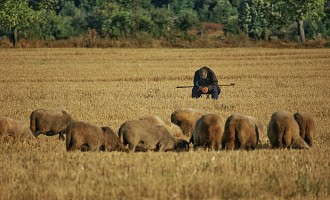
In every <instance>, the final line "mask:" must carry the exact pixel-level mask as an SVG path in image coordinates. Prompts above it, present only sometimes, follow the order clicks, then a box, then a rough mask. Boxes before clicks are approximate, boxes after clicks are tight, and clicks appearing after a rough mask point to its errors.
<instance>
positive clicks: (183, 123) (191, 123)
mask: <svg viewBox="0 0 330 200" xmlns="http://www.w3.org/2000/svg"><path fill="white" fill-rule="evenodd" d="M205 114H208V112H205V111H201V110H197V109H193V108H183V109H178V110H176V111H174V112H173V113H172V114H171V122H172V123H174V124H176V125H178V126H179V127H180V128H181V130H182V133H183V134H184V135H185V136H186V137H188V138H190V137H191V136H192V134H193V132H194V128H195V124H196V122H197V120H199V119H200V118H201V117H202V116H203V115H205Z"/></svg>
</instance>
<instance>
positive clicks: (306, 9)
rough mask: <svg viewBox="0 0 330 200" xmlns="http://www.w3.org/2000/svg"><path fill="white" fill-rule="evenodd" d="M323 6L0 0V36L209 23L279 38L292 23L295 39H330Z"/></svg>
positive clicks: (157, 34) (290, 1)
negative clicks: (296, 34)
mask: <svg viewBox="0 0 330 200" xmlns="http://www.w3.org/2000/svg"><path fill="white" fill-rule="evenodd" d="M329 4H330V3H329V0H157V1H156V0H111V1H110V0H0V25H1V26H0V36H1V33H2V34H7V33H11V34H13V33H16V37H17V33H18V32H21V33H23V32H24V35H25V36H26V37H34V38H41V39H44V40H48V39H67V38H70V37H77V36H80V35H82V34H85V32H86V30H87V29H88V28H89V27H90V28H94V29H96V31H97V32H98V33H99V34H98V35H99V36H100V37H110V38H130V37H136V36H137V35H139V34H142V35H147V36H148V37H153V38H162V37H165V38H166V37H168V36H169V34H172V33H173V32H175V33H179V32H183V33H184V34H188V30H190V29H199V28H200V27H199V25H200V23H201V22H212V23H216V24H219V25H220V26H219V27H224V31H225V33H231V34H240V33H241V32H242V31H243V32H245V33H246V34H247V35H248V36H249V37H251V38H253V39H268V38H269V37H270V35H273V36H274V35H275V36H276V35H278V36H280V35H281V34H282V32H283V33H285V32H290V31H291V29H290V27H291V26H292V24H294V23H296V24H297V25H298V26H297V28H296V29H295V32H296V33H297V32H298V33H299V35H301V38H302V36H303V35H302V34H304V32H306V36H307V37H308V38H312V37H315V35H317V34H318V33H319V34H322V35H323V36H324V37H330V30H329V29H330V25H329V24H330V22H329V10H330V9H329ZM303 22H305V27H304V26H303V25H304V24H303ZM304 28H305V29H304ZM175 35H180V34H174V36H175ZM13 38H15V37H13ZM13 41H15V42H16V40H15V39H14V40H13Z"/></svg>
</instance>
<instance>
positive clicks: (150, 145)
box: [118, 120, 189, 152]
mask: <svg viewBox="0 0 330 200" xmlns="http://www.w3.org/2000/svg"><path fill="white" fill-rule="evenodd" d="M118 136H119V138H120V141H121V142H122V143H123V144H124V145H125V146H126V145H127V144H128V150H129V151H131V152H134V151H148V150H155V151H163V152H164V151H184V150H188V148H189V144H188V142H187V141H185V140H184V139H179V138H175V137H173V136H172V135H171V134H170V133H169V132H168V131H167V129H166V128H165V127H164V126H158V125H153V124H152V123H150V122H148V121H147V120H132V121H126V122H124V123H123V124H122V125H121V126H120V128H119V131H118Z"/></svg>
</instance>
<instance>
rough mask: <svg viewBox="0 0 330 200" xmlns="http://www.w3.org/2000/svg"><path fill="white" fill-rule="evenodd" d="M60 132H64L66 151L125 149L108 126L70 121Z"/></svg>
mask: <svg viewBox="0 0 330 200" xmlns="http://www.w3.org/2000/svg"><path fill="white" fill-rule="evenodd" d="M61 132H65V134H66V150H67V151H75V150H80V151H98V150H101V151H116V150H118V151H126V149H125V147H124V145H123V144H122V143H121V142H120V141H119V138H118V136H117V135H116V134H115V133H114V131H113V130H112V129H111V128H109V127H97V126H94V125H92V124H89V123H87V122H81V121H80V122H72V123H70V124H69V125H68V126H67V127H66V128H65V129H63V130H62V131H61Z"/></svg>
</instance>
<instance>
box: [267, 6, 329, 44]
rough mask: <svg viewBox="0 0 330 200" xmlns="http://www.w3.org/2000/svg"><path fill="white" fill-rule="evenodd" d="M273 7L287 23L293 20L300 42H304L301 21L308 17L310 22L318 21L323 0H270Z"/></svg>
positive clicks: (321, 13)
mask: <svg viewBox="0 0 330 200" xmlns="http://www.w3.org/2000/svg"><path fill="white" fill-rule="evenodd" d="M272 3H273V5H274V7H275V9H278V11H279V12H280V13H281V16H282V17H283V19H284V21H285V22H286V23H287V24H290V23H292V22H295V23H296V24H297V32H298V36H299V40H300V42H302V43H304V42H305V31H304V24H303V21H304V20H305V19H307V18H308V19H310V23H312V24H316V23H317V22H318V21H320V19H321V17H322V15H323V12H324V0H285V1H284V0H281V1H277V0H272Z"/></svg>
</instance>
